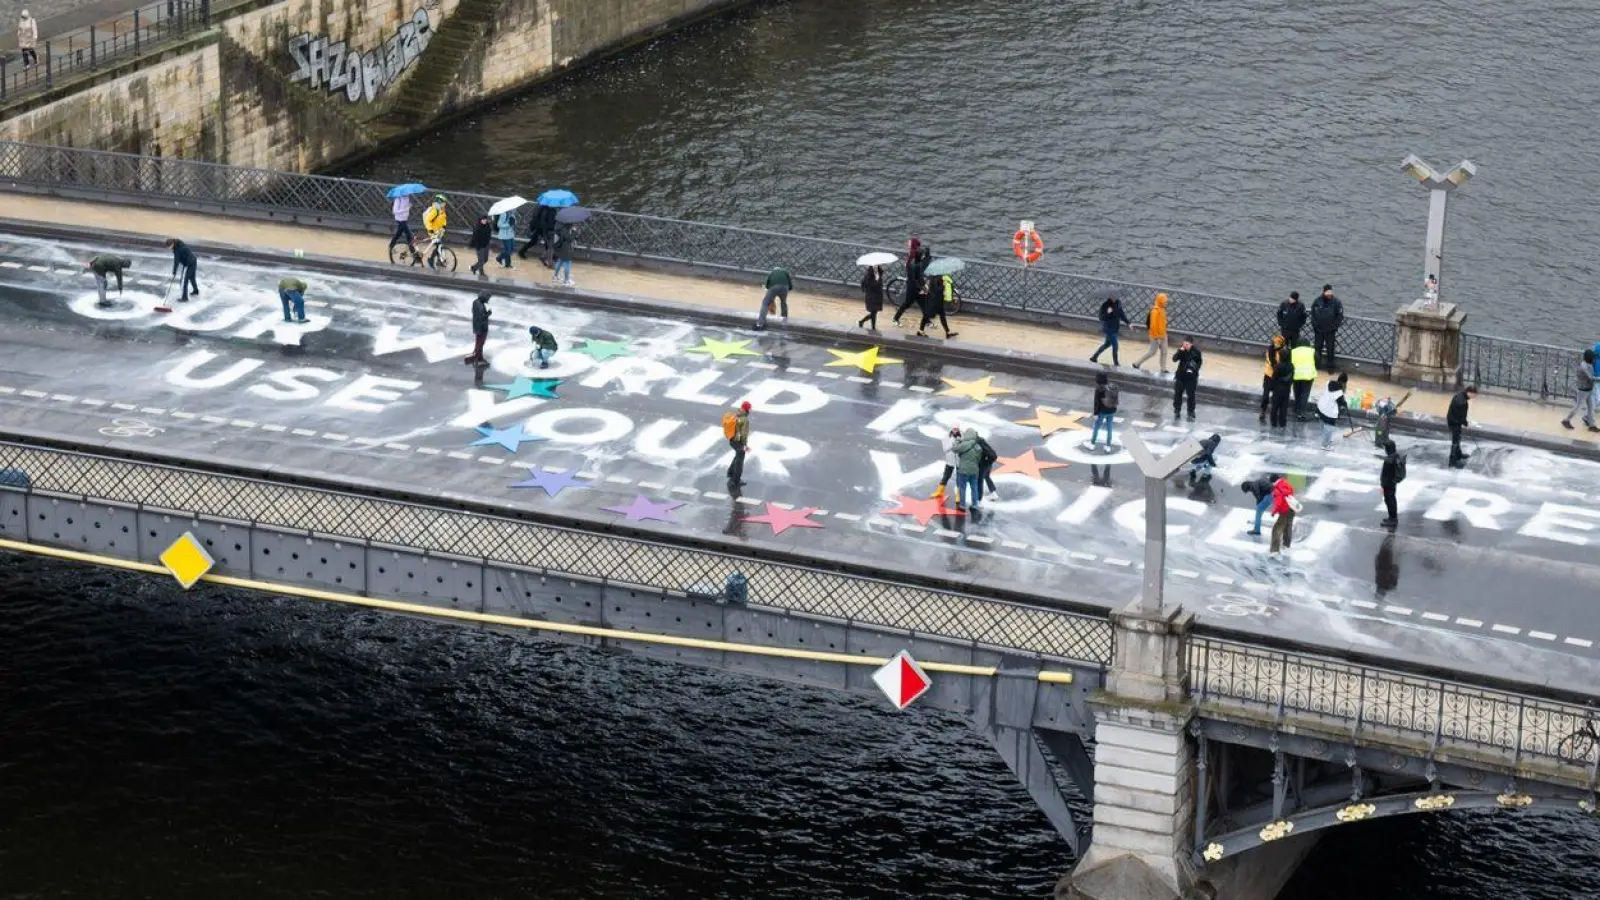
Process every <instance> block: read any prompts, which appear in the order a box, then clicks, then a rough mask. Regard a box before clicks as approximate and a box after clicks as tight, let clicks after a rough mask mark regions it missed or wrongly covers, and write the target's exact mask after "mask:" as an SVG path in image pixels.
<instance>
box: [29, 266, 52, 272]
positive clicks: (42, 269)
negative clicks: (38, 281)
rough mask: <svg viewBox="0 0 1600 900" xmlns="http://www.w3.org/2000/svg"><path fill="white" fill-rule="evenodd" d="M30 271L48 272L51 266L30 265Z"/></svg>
mask: <svg viewBox="0 0 1600 900" xmlns="http://www.w3.org/2000/svg"><path fill="white" fill-rule="evenodd" d="M28 271H29V272H48V271H50V267H49V266H29V267H28Z"/></svg>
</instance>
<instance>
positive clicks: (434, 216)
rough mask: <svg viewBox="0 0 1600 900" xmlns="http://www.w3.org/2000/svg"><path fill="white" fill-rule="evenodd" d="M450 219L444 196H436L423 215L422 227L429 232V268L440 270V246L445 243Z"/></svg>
mask: <svg viewBox="0 0 1600 900" xmlns="http://www.w3.org/2000/svg"><path fill="white" fill-rule="evenodd" d="M449 224H450V218H449V216H448V215H446V214H445V211H444V195H443V194H436V195H435V196H434V198H433V203H432V204H431V205H430V206H429V207H428V209H427V211H426V212H424V213H423V214H422V227H423V228H426V229H427V230H428V268H430V269H434V268H438V265H439V245H440V244H443V243H444V230H445V228H446V227H447V226H448V225H449Z"/></svg>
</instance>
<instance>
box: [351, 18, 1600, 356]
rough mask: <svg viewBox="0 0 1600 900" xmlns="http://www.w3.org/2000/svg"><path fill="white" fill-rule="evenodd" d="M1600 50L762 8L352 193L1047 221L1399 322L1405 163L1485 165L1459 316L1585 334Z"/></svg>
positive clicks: (1049, 260) (1223, 284) (977, 231)
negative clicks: (553, 197)
mask: <svg viewBox="0 0 1600 900" xmlns="http://www.w3.org/2000/svg"><path fill="white" fill-rule="evenodd" d="M1597 34H1600V13H1597V12H1596V11H1595V7H1594V4H1593V3H1591V2H1587V0H1528V2H1515V0H1477V2H1473V3H1456V4H1446V5H1437V4H1435V5H1431V6H1430V5H1427V4H1421V5H1418V4H1410V3H1401V2H1396V0H1330V2H1318V3H1305V2H1296V0H1208V2H1205V3H1098V2H1084V0H1040V2H1036V3H1030V4H1022V5H1018V4H1007V3H993V2H991V0H940V2H930V0H790V2H770V3H761V4H757V5H756V6H754V7H752V8H750V9H748V10H746V11H744V12H742V13H740V14H738V15H736V16H733V17H731V18H729V19H724V20H721V21H717V22H713V23H709V24H707V25H705V26H702V27H698V28H696V29H693V30H692V31H691V32H689V33H687V34H684V35H679V36H676V37H673V38H670V39H667V40H663V41H659V42H656V43H654V44H652V45H649V46H648V47H645V48H643V49H640V50H638V51H635V52H632V53H629V54H627V55H626V56H624V57H622V58H620V59H618V60H615V61H613V62H610V63H607V64H604V65H602V66H599V67H597V68H596V69H594V70H591V71H590V72H587V73H584V74H583V75H581V76H579V77H577V78H573V79H571V80H568V81H565V82H563V83H561V84H559V85H556V86H554V87H552V88H549V89H545V90H539V91H536V92H534V93H532V94H530V95H528V96H525V97H523V98H520V99H517V100H514V101H512V102H509V103H506V104H504V105H502V106H500V107H498V108H496V109H493V110H490V111H488V112H486V113H484V114H482V115H480V116H478V117H476V118H474V119H471V120H468V121H465V122H460V123H457V124H453V125H451V126H449V127H447V128H446V129H444V130H443V131H442V132H441V133H438V134H435V135H432V136H430V137H427V138H424V139H422V140H419V141H417V142H416V143H415V144H414V145H413V146H410V147H407V148H405V149H403V150H401V151H399V152H397V153H394V154H392V155H391V156H390V157H389V158H387V159H384V160H382V161H379V162H377V163H374V164H369V165H367V166H364V167H362V169H361V172H360V174H366V175H371V176H374V177H379V178H386V179H397V180H398V179H400V178H402V177H406V176H410V175H415V176H418V177H421V178H424V179H426V180H427V181H428V182H429V183H430V184H435V185H439V186H444V187H452V188H473V189H479V190H484V191H491V192H500V191H505V192H510V191H513V190H516V191H518V192H523V193H527V192H528V191H536V190H538V189H540V188H542V187H548V186H551V185H552V184H562V185H567V186H570V187H572V188H573V189H575V190H577V191H578V192H579V194H580V195H581V196H583V197H584V198H585V200H586V201H587V202H589V203H591V204H593V205H598V206H609V207H612V208H615V209H620V210H625V211H629V212H640V213H649V214H654V215H661V216H669V217H678V218H688V219H696V220H703V221H710V222H722V223H728V224H737V225H743V226H748V227H753V228H764V229H771V230H777V231H788V232H794V233H799V234H806V235H813V236H823V237H836V238H854V239H863V240H869V241H877V242H885V243H890V244H898V243H900V242H902V241H903V240H904V236H905V234H906V232H907V231H908V230H912V229H915V230H917V231H919V232H920V233H921V234H922V235H923V236H925V237H929V238H931V239H932V240H933V242H934V244H935V247H936V248H937V249H939V250H941V251H948V252H952V253H956V254H959V255H967V256H975V257H986V258H997V259H1010V255H1009V254H1010V245H1009V237H1010V234H1011V232H1012V231H1013V230H1014V229H1015V228H1016V224H1017V220H1018V219H1019V218H1032V219H1034V220H1036V221H1037V223H1038V227H1039V228H1040V230H1041V231H1042V232H1043V233H1044V235H1045V237H1046V239H1047V241H1048V244H1049V247H1050V252H1049V254H1048V255H1047V257H1046V264H1048V265H1051V266H1053V267H1056V268H1062V269H1066V270H1069V271H1080V272H1085V273H1089V274H1094V275H1100V276H1105V277H1111V278H1121V279H1125V280H1133V281H1141V282H1147V283H1156V284H1167V285H1179V286H1183V287H1187V288H1191V289H1195V290H1209V291H1213V292H1217V293H1224V294H1230V295H1235V296H1245V297H1254V298H1263V299H1274V300H1276V299H1281V297H1282V296H1284V295H1286V294H1287V292H1288V291H1289V290H1291V289H1298V290H1300V291H1301V292H1302V295H1304V296H1306V297H1309V296H1311V293H1307V292H1313V293H1314V292H1315V290H1316V289H1319V288H1320V287H1321V285H1322V284H1323V283H1324V282H1332V283H1333V284H1334V285H1335V286H1336V287H1337V289H1338V291H1339V293H1340V295H1341V296H1342V297H1343V298H1344V300H1345V303H1346V305H1347V307H1348V308H1349V309H1350V311H1351V312H1361V313H1365V314H1371V315H1388V314H1389V313H1390V312H1391V311H1392V310H1393V308H1394V307H1395V306H1396V305H1397V303H1398V302H1400V301H1404V300H1409V299H1410V298H1413V297H1416V296H1418V295H1419V293H1420V290H1421V286H1422V285H1421V282H1422V278H1423V274H1424V273H1423V271H1422V255H1423V254H1422V245H1423V238H1424V231H1425V226H1426V222H1427V195H1426V192H1425V191H1424V190H1423V189H1422V188H1421V187H1420V186H1419V185H1417V184H1416V183H1415V182H1414V181H1412V180H1410V178H1409V177H1408V176H1406V175H1403V174H1402V173H1401V172H1400V171H1399V162H1400V160H1401V159H1402V158H1404V157H1405V156H1406V155H1407V154H1408V153H1416V154H1418V155H1420V156H1421V157H1422V158H1423V159H1425V160H1428V161H1429V162H1430V163H1432V164H1433V165H1435V166H1438V167H1443V168H1445V169H1447V168H1449V167H1450V166H1453V165H1454V164H1455V163H1456V162H1458V161H1460V160H1461V159H1471V160H1472V161H1473V162H1475V163H1476V164H1477V165H1478V167H1479V174H1478V177H1477V178H1476V179H1475V180H1473V181H1472V182H1471V183H1470V184H1468V185H1467V186H1466V187H1465V188H1464V189H1463V190H1462V191H1461V192H1460V193H1459V194H1458V195H1457V197H1456V198H1455V199H1454V200H1452V202H1451V206H1450V210H1451V211H1450V223H1449V228H1448V230H1447V247H1446V257H1445V258H1446V271H1445V287H1446V294H1447V296H1449V297H1453V298H1455V299H1456V300H1458V301H1460V302H1462V303H1463V304H1464V305H1465V307H1466V308H1467V310H1468V314H1469V319H1468V323H1469V327H1471V328H1473V329H1474V330H1477V331H1481V332H1485V333H1492V334H1500V335H1504V336H1510V337H1519V338H1523V339H1528V340H1543V341H1556V342H1565V341H1566V340H1570V335H1571V334H1572V333H1573V332H1572V328H1571V325H1572V324H1573V322H1574V321H1577V322H1580V323H1581V322H1583V317H1584V316H1589V315H1591V310H1592V304H1590V303H1589V302H1588V295H1589V294H1590V293H1591V283H1592V281H1593V276H1594V273H1595V264H1594V263H1593V262H1592V254H1593V248H1594V246H1595V243H1596V232H1597V230H1600V213H1597V212H1596V210H1595V207H1594V202H1593V198H1594V197H1595V196H1596V195H1600V166H1595V165H1592V164H1591V161H1592V160H1593V159H1594V158H1595V152H1594V148H1595V146H1596V145H1597V143H1600V125H1597V124H1596V120H1595V117H1594V115H1593V110H1592V108H1591V106H1592V102H1593V100H1594V98H1595V97H1597V96H1600V55H1597V54H1595V53H1593V52H1590V51H1589V49H1588V45H1587V44H1586V43H1585V40H1586V39H1592V38H1594V37H1595V36H1596V35H1597ZM1591 42H1592V41H1591ZM529 196H532V194H529ZM775 262H776V261H775ZM1178 327H1180V328H1181V327H1182V326H1181V323H1180V324H1179V325H1178ZM1597 329H1600V325H1596V324H1589V325H1586V326H1585V325H1582V324H1580V326H1579V327H1578V329H1577V331H1578V333H1579V334H1582V335H1589V334H1591V333H1592V332H1595V331H1596V330H1597Z"/></svg>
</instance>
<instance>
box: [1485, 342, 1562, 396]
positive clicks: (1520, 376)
mask: <svg viewBox="0 0 1600 900" xmlns="http://www.w3.org/2000/svg"><path fill="white" fill-rule="evenodd" d="M1582 355H1583V347H1582V345H1579V346H1577V347H1576V348H1567V347H1552V346H1550V345H1549V344H1532V343H1528V342H1527V341H1513V340H1508V339H1506V338H1495V337H1484V336H1482V335H1477V334H1463V335H1462V336H1461V381H1462V383H1464V384H1476V385H1478V386H1480V387H1488V388H1501V389H1503V390H1509V391H1516V392H1518V393H1523V394H1533V395H1536V396H1537V397H1539V399H1541V400H1549V399H1558V400H1567V399H1570V398H1571V397H1572V396H1573V392H1574V391H1575V390H1576V389H1577V376H1576V375H1575V374H1574V373H1573V369H1574V368H1575V367H1576V366H1577V365H1578V363H1579V362H1581V361H1582Z"/></svg>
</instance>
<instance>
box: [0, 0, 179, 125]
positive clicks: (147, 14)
mask: <svg viewBox="0 0 1600 900" xmlns="http://www.w3.org/2000/svg"><path fill="white" fill-rule="evenodd" d="M210 23H211V0H158V2H156V3H151V4H149V5H148V6H141V7H139V8H138V9H135V10H134V11H133V12H131V13H126V14H124V15H122V16H119V17H117V18H115V19H112V20H111V21H109V22H101V23H98V24H95V25H90V26H89V27H87V28H80V29H78V30H77V31H69V32H67V33H65V34H59V35H53V36H51V37H49V38H47V39H45V40H42V41H40V42H39V45H38V47H36V48H35V52H36V54H37V56H38V61H37V62H35V63H34V64H32V65H26V64H25V63H24V59H23V55H22V54H21V53H20V52H19V53H18V54H17V55H16V56H14V57H13V56H11V55H9V54H7V55H4V56H0V102H5V101H7V100H13V99H16V98H18V97H22V96H26V95H28V94H32V93H36V92H38V91H42V90H45V89H46V88H51V87H54V86H55V84H56V82H57V81H59V80H60V79H62V78H69V77H71V76H74V75H78V74H81V73H83V72H87V71H92V70H95V69H99V68H102V67H104V66H108V65H111V64H113V63H119V62H122V61H124V60H128V59H133V58H136V57H138V56H140V55H141V54H143V53H145V52H148V51H150V50H152V49H155V48H158V47H160V46H161V45H162V44H165V43H168V42H170V41H172V40H174V39H176V38H179V37H182V36H184V35H187V34H191V33H193V32H196V31H200V30H202V29H204V28H206V27H207V26H209V25H210Z"/></svg>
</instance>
